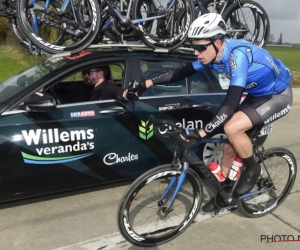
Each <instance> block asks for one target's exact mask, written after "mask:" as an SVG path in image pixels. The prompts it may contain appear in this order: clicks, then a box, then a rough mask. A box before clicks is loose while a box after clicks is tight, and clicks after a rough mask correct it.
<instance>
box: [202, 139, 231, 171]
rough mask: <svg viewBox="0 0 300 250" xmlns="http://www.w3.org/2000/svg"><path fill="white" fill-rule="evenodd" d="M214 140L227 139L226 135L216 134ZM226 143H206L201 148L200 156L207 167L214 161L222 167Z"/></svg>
mask: <svg viewBox="0 0 300 250" xmlns="http://www.w3.org/2000/svg"><path fill="white" fill-rule="evenodd" d="M212 138H214V139H216V138H217V139H226V138H227V136H226V134H216V135H214V136H213V137H212ZM223 145H224V143H206V144H203V146H200V147H199V151H198V152H199V156H200V158H201V160H202V161H203V162H204V164H205V165H206V166H208V165H209V164H210V163H211V162H212V161H214V162H217V163H218V164H219V165H221V161H222V155H223Z"/></svg>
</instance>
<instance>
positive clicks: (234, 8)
mask: <svg viewBox="0 0 300 250" xmlns="http://www.w3.org/2000/svg"><path fill="white" fill-rule="evenodd" d="M222 16H223V19H224V21H225V22H226V24H227V27H228V32H227V34H228V35H229V37H230V38H232V39H244V40H247V41H249V42H251V43H254V44H256V45H258V46H259V47H264V46H265V45H266V44H267V42H268V39H269V35H270V22H269V17H268V15H267V13H266V11H265V10H264V9H263V7H262V6H261V5H259V4H258V3H256V2H254V1H251V0H244V1H243V4H242V5H240V2H235V3H233V4H231V5H230V6H228V7H227V8H226V10H225V11H224V13H223V15H222ZM237 30H238V31H237Z"/></svg>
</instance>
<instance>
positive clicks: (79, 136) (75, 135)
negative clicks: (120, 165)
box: [21, 128, 94, 164]
mask: <svg viewBox="0 0 300 250" xmlns="http://www.w3.org/2000/svg"><path fill="white" fill-rule="evenodd" d="M21 132H22V135H23V137H24V139H25V142H26V144H27V145H28V146H34V145H36V146H37V147H36V148H35V150H36V152H37V154H38V155H30V154H27V153H25V152H21V153H22V156H23V159H24V162H25V163H30V164H58V163H64V162H70V161H76V160H79V159H82V158H85V157H88V156H90V155H92V154H94V153H92V152H88V153H83V154H82V151H87V150H92V149H94V142H93V141H89V140H92V139H93V138H94V131H93V129H87V130H84V129H81V130H72V131H59V129H58V128H54V129H47V130H46V129H36V130H34V129H31V130H29V131H27V130H22V131H21ZM48 144H56V145H55V146H54V145H53V146H48ZM61 144H64V145H61ZM44 145H47V147H44ZM64 153H73V154H74V153H75V154H76V155H71V156H70V154H69V155H68V156H61V157H60V156H57V155H58V154H64ZM51 155H55V157H51Z"/></svg>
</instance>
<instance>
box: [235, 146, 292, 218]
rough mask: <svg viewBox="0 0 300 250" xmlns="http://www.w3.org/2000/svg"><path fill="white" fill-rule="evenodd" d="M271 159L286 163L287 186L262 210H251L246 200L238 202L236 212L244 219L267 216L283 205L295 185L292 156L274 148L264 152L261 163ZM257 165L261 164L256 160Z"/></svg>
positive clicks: (284, 150) (288, 152)
mask: <svg viewBox="0 0 300 250" xmlns="http://www.w3.org/2000/svg"><path fill="white" fill-rule="evenodd" d="M272 157H281V158H282V159H283V160H284V162H287V163H288V166H289V176H288V181H287V184H286V185H285V187H284V189H283V191H282V193H281V194H280V195H279V196H278V198H277V199H275V200H274V203H273V204H272V205H270V206H268V207H266V208H264V209H262V208H259V209H253V208H251V207H249V205H248V204H247V200H242V201H238V203H237V207H238V210H239V212H240V213H241V214H242V215H244V216H245V217H249V218H259V217H262V216H264V215H267V214H269V213H271V212H273V211H274V210H275V209H276V208H278V207H279V206H280V205H281V204H282V203H283V201H284V200H285V199H286V198H287V196H288V195H289V193H290V191H291V189H292V188H293V185H294V183H295V179H296V176H297V161H296V159H295V157H294V155H293V154H292V153H291V152H290V151H289V150H288V149H285V148H280V147H276V148H271V149H268V150H266V151H265V152H264V154H263V161H266V160H268V161H270V159H272ZM276 162H277V163H278V161H276ZM258 163H259V164H261V163H262V162H261V160H260V159H259V160H258ZM262 169H263V171H264V167H263V166H262ZM267 169H268V167H267ZM269 170H270V169H269ZM270 171H271V170H270ZM270 171H269V172H270ZM281 177H282V176H281ZM260 178H261V177H260ZM260 181H262V180H260ZM257 185H258V184H257ZM276 186H278V185H276ZM276 186H275V187H276ZM269 192H273V191H272V190H271V191H269ZM262 195H263V194H262ZM276 196H277V195H276ZM261 198H262V197H261Z"/></svg>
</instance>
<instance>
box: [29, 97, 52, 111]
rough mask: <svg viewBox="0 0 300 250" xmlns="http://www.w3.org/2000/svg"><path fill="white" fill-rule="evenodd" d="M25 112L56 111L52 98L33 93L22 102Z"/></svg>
mask: <svg viewBox="0 0 300 250" xmlns="http://www.w3.org/2000/svg"><path fill="white" fill-rule="evenodd" d="M24 106H25V110H26V111H27V112H51V111H54V110H55V109H56V102H55V100H54V98H53V97H52V96H51V95H49V94H48V93H41V92H35V93H34V94H32V95H30V96H29V97H28V98H27V99H26V100H25V101H24Z"/></svg>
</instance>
